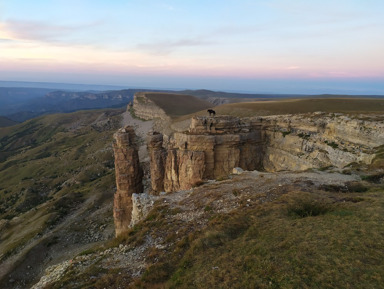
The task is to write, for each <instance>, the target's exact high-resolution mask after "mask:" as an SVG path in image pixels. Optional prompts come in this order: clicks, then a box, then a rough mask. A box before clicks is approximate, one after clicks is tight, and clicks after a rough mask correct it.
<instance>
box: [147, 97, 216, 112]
mask: <svg viewBox="0 0 384 289" xmlns="http://www.w3.org/2000/svg"><path fill="white" fill-rule="evenodd" d="M145 96H146V97H147V98H149V99H150V100H152V101H153V102H154V103H155V104H156V105H158V106H159V107H160V108H162V109H163V110H164V111H165V112H166V114H167V115H169V116H170V117H177V116H182V115H186V114H191V113H194V112H197V111H200V110H205V109H208V108H210V107H212V106H213V105H212V103H210V102H208V101H206V100H203V99H200V98H197V97H195V96H192V95H184V94H175V93H162V92H147V93H145Z"/></svg>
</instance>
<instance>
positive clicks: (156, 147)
mask: <svg viewBox="0 0 384 289" xmlns="http://www.w3.org/2000/svg"><path fill="white" fill-rule="evenodd" d="M134 139H135V134H134V131H133V129H132V128H131V127H127V128H125V129H122V130H120V131H119V132H117V133H116V134H115V143H114V150H115V162H116V183H117V192H116V195H115V211H114V216H115V224H116V233H117V234H119V233H120V232H122V231H123V230H126V229H127V228H128V227H129V225H130V222H131V211H132V198H131V196H132V194H133V193H141V192H142V190H143V187H142V183H141V179H142V175H143V174H142V170H141V168H140V165H139V160H138V156H137V149H136V148H135V144H134V143H135V141H134ZM383 145H384V121H383V120H382V118H377V119H376V120H375V119H374V116H369V118H365V117H363V116H359V117H358V116H355V117H354V118H352V117H350V116H346V115H342V114H326V113H313V114H300V115H280V116H266V117H254V118H241V119H240V118H237V117H230V116H216V117H193V118H192V120H191V125H190V128H189V130H188V131H185V132H182V133H180V132H175V133H174V134H173V136H172V137H171V138H169V139H167V141H166V142H165V141H164V140H163V135H162V134H160V133H151V134H149V135H148V139H147V148H148V153H149V157H150V174H151V190H150V191H151V194H152V195H156V194H158V193H159V192H162V191H165V192H172V191H179V190H188V189H191V188H192V187H193V186H196V185H198V184H199V183H201V182H203V181H205V180H209V179H220V178H225V177H227V176H228V175H229V174H231V173H232V172H233V169H234V168H236V171H240V170H239V168H240V169H243V170H255V169H257V170H259V169H264V170H267V171H271V172H274V171H281V170H292V171H298V170H306V169H309V168H321V167H328V166H334V167H338V168H343V167H345V166H347V165H349V164H352V163H357V164H370V163H371V162H372V160H373V159H374V158H375V152H376V151H377V150H378V149H379V148H380V147H382V146H383ZM152 197H153V196H152ZM142 199H143V200H144V199H145V200H147V199H146V198H137V200H142ZM149 200H151V197H149ZM137 202H138V201H137ZM140 202H141V201H140ZM140 202H138V203H140ZM144 203H148V202H147V201H145V202H144ZM140 204H141V203H140ZM139 211H140V210H139ZM139 211H138V212H136V213H135V216H138V217H135V219H138V218H139V217H140V216H141V215H140V212H139Z"/></svg>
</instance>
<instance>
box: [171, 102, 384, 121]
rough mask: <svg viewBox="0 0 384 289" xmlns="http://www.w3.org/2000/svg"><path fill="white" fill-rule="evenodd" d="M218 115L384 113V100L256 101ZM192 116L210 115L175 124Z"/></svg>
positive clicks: (223, 108)
mask: <svg viewBox="0 0 384 289" xmlns="http://www.w3.org/2000/svg"><path fill="white" fill-rule="evenodd" d="M214 110H215V111H216V113H217V114H221V115H233V116H239V117H250V116H262V115H278V114H295V113H307V112H316V111H324V112H330V113H332V112H333V113H338V112H341V113H351V114H357V113H365V114H367V113H378V114H380V113H383V112H384V100H383V99H368V98H365V99H357V98H351V99H348V98H316V99H312V98H311V99H288V100H279V101H275V100H272V101H254V102H243V103H231V104H223V105H220V106H217V107H215V108H214ZM192 115H208V113H207V112H206V111H205V110H202V111H199V112H196V113H194V114H190V115H186V116H181V117H178V118H176V119H175V122H178V121H183V120H186V119H188V118H190V117H191V116H192Z"/></svg>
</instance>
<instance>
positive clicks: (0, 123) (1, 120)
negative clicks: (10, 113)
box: [0, 116, 18, 127]
mask: <svg viewBox="0 0 384 289" xmlns="http://www.w3.org/2000/svg"><path fill="white" fill-rule="evenodd" d="M17 123H18V122H16V121H13V120H10V119H8V118H6V117H3V116H0V127H5V126H12V125H15V124H17Z"/></svg>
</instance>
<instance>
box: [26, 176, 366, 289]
mask: <svg viewBox="0 0 384 289" xmlns="http://www.w3.org/2000/svg"><path fill="white" fill-rule="evenodd" d="M238 173H239V174H237V175H231V176H230V177H229V178H228V179H227V180H223V181H213V180H212V181H208V182H206V183H205V184H203V185H201V186H199V187H196V188H193V189H191V190H187V191H179V192H174V193H168V194H165V193H164V194H160V196H156V197H152V200H153V203H154V204H155V206H161V207H163V208H164V207H166V208H167V211H170V212H173V213H172V214H169V215H168V216H166V220H165V222H167V223H174V222H177V223H179V224H180V232H181V233H180V234H184V233H185V232H184V229H185V228H189V230H193V231H196V230H202V229H204V228H205V227H206V226H207V224H208V221H209V216H210V213H211V212H215V213H223V214H224V213H229V212H231V211H233V210H236V209H237V208H239V207H241V206H247V207H248V206H255V205H260V204H263V203H267V202H272V201H275V200H277V199H279V198H281V197H282V196H283V195H284V194H287V193H289V192H292V191H307V192H311V191H315V190H318V189H319V188H320V187H321V186H324V185H334V186H337V187H343V186H345V184H346V183H349V182H353V181H358V180H360V177H359V176H358V175H354V174H351V175H345V174H342V173H339V172H332V171H318V170H313V171H307V172H300V173H297V172H295V173H294V172H279V173H265V172H259V171H251V172H248V171H245V172H241V171H240V172H238ZM182 232H183V233H182ZM169 233H170V232H166V231H164V232H162V233H157V234H156V235H157V237H156V238H153V236H151V235H150V234H145V235H143V240H141V242H140V244H139V245H123V244H120V245H118V244H116V246H114V247H109V248H105V249H103V247H100V248H99V249H98V250H96V251H95V252H90V253H89V254H81V255H77V256H76V257H74V258H72V259H69V260H65V261H63V262H61V263H59V264H55V265H52V266H50V267H48V268H47V269H46V271H45V275H44V276H43V277H42V278H41V280H40V281H39V282H38V283H37V284H35V285H34V286H33V287H32V288H34V289H37V288H44V287H45V286H47V285H48V284H54V283H56V284H58V283H60V282H61V281H60V280H63V279H66V278H67V279H68V276H73V275H75V276H77V275H81V274H82V273H84V272H87V271H89V270H90V268H93V267H94V266H97V267H98V270H97V272H99V271H100V270H116V272H119V273H117V274H123V275H128V276H131V277H139V276H141V274H142V273H143V271H144V270H145V268H147V266H148V265H150V264H151V263H153V259H152V258H151V259H150V260H148V252H149V251H151V250H163V251H167V249H168V248H171V247H172V245H173V244H172V242H169V241H167V234H169ZM173 233H174V232H173ZM176 234H178V232H177V231H176ZM180 237H182V236H180ZM95 264H96V265H95ZM92 266H93V267H92ZM89 278H94V279H95V280H96V279H98V278H99V277H97V274H96V273H95V275H94V276H90V277H89ZM57 282H58V283H57ZM79 286H81V284H79V283H76V281H73V282H72V283H71V285H70V288H71V287H73V288H78V287H79Z"/></svg>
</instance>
